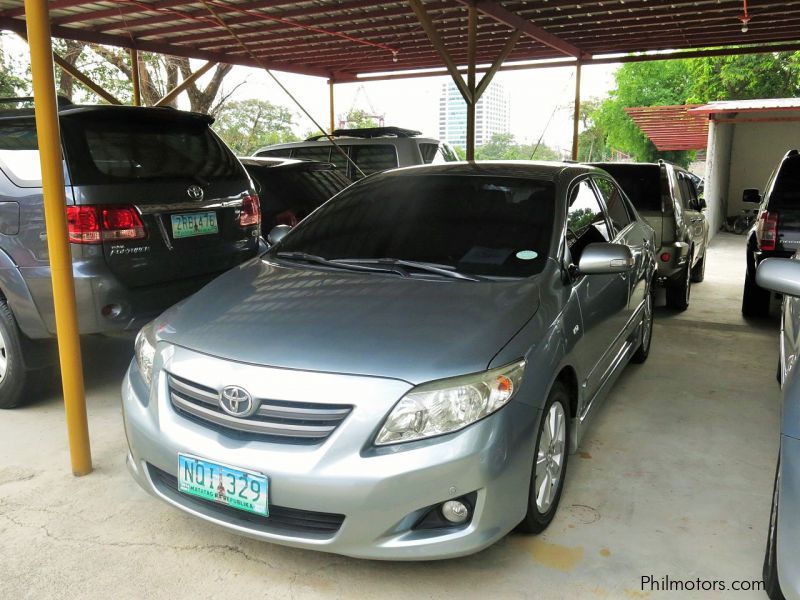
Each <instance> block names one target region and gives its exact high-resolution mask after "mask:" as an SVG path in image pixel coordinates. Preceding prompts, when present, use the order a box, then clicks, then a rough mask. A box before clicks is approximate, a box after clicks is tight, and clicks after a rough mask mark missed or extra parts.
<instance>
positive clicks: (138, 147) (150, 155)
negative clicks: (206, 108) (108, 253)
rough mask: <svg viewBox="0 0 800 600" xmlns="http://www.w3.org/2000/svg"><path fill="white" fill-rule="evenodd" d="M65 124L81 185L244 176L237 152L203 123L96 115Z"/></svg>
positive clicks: (71, 159)
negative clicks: (235, 153)
mask: <svg viewBox="0 0 800 600" xmlns="http://www.w3.org/2000/svg"><path fill="white" fill-rule="evenodd" d="M61 126H62V130H63V132H64V142H65V145H66V154H67V161H68V163H69V167H70V172H71V174H72V179H73V182H74V183H76V184H78V185H82V184H102V183H117V182H128V181H142V180H151V181H152V180H170V179H189V180H192V179H194V180H197V179H200V180H205V179H214V180H218V179H236V178H239V177H242V178H243V177H244V173H243V172H242V170H241V167H240V165H239V162H238V161H237V160H236V157H234V156H233V153H232V152H231V151H230V150H229V149H228V148H227V147H226V146H225V145H224V144H223V143H222V141H220V139H219V138H218V137H217V136H216V135H214V134H213V133H212V131H211V129H210V128H209V127H208V125H207V124H206V123H205V122H203V121H200V120H190V119H180V120H178V119H172V120H167V119H164V118H151V117H148V116H147V115H142V116H132V115H126V116H125V118H121V117H120V116H117V115H102V114H91V115H81V116H77V115H72V116H70V117H69V118H62V120H61Z"/></svg>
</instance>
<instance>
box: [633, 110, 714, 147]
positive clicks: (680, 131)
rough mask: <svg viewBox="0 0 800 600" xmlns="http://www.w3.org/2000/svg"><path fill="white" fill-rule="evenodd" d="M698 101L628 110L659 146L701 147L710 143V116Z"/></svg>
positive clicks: (645, 132)
mask: <svg viewBox="0 0 800 600" xmlns="http://www.w3.org/2000/svg"><path fill="white" fill-rule="evenodd" d="M697 108H699V105H697V104H686V105H684V104H679V105H677V106H637V107H633V108H626V109H625V112H626V113H628V115H629V116H630V117H631V118H632V119H633V120H634V121H635V122H636V124H637V125H638V126H639V128H640V129H641V130H642V131H643V132H644V134H645V135H646V136H647V137H648V138H650V140H651V141H652V142H653V144H655V146H656V148H658V149H659V150H661V151H662V152H663V151H666V150H701V149H703V148H705V147H706V144H707V143H708V118H707V117H706V115H705V114H702V113H695V112H694V109H697Z"/></svg>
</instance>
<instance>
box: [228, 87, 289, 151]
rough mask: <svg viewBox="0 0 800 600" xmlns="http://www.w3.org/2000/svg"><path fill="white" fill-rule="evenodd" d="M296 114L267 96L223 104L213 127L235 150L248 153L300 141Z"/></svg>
mask: <svg viewBox="0 0 800 600" xmlns="http://www.w3.org/2000/svg"><path fill="white" fill-rule="evenodd" d="M293 119H294V115H293V114H292V112H291V111H290V110H289V109H288V108H286V107H284V106H277V105H275V104H272V103H270V102H267V101H266V100H241V101H238V102H228V103H226V104H224V105H223V106H222V107H221V108H220V109H219V110H218V111H217V114H216V121H215V122H214V125H213V128H214V130H215V131H216V132H217V134H218V135H219V136H220V137H221V138H222V139H223V140H225V143H227V144H228V145H229V146H230V147H231V148H232V149H233V151H234V152H235V153H237V154H240V155H249V154H252V153H253V151H255V150H257V149H258V148H261V147H262V146H269V145H271V144H279V143H281V142H294V141H297V139H298V138H297V136H296V135H295V134H294V131H293V130H292V126H293V125H294V121H293Z"/></svg>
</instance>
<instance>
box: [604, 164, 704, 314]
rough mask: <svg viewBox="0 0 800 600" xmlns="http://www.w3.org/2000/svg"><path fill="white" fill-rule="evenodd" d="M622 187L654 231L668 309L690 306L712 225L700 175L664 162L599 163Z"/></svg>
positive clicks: (701, 273)
mask: <svg viewBox="0 0 800 600" xmlns="http://www.w3.org/2000/svg"><path fill="white" fill-rule="evenodd" d="M595 166H597V167H600V168H601V169H604V170H606V171H607V172H608V173H610V174H611V175H612V176H613V177H614V179H616V180H617V182H618V183H619V184H620V185H621V186H622V189H623V190H624V191H625V193H626V194H627V195H628V198H630V200H631V202H633V205H634V206H635V207H636V210H637V211H638V212H639V214H640V215H642V216H643V217H644V218H645V220H646V221H647V222H648V223H650V225H651V226H652V227H653V229H655V232H656V247H657V248H658V251H657V252H656V257H657V258H658V282H659V283H660V284H661V285H663V286H664V287H666V291H667V306H669V307H670V308H674V309H677V310H686V309H687V308H688V307H689V297H690V293H691V286H692V283H699V282H701V281H703V279H704V277H705V271H706V246H707V244H708V222H707V221H706V217H705V214H704V213H703V211H704V210H705V208H706V202H705V200H704V199H703V198H701V197H700V196H699V195H698V192H697V187H696V184H695V181H696V180H697V177H696V176H695V175H692V174H691V173H689V172H688V171H686V170H684V169H682V168H680V167H678V166H676V165H673V164H670V163H668V162H665V161H658V162H657V163H595Z"/></svg>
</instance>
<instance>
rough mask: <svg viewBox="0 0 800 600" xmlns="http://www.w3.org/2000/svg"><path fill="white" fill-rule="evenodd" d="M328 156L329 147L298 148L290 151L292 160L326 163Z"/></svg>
mask: <svg viewBox="0 0 800 600" xmlns="http://www.w3.org/2000/svg"><path fill="white" fill-rule="evenodd" d="M330 155H331V149H330V146H306V147H302V146H300V147H299V148H295V149H294V150H292V158H304V159H306V160H318V161H321V162H328V160H329V159H330Z"/></svg>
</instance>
